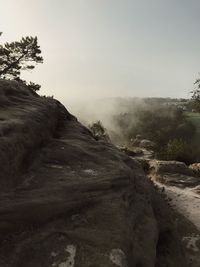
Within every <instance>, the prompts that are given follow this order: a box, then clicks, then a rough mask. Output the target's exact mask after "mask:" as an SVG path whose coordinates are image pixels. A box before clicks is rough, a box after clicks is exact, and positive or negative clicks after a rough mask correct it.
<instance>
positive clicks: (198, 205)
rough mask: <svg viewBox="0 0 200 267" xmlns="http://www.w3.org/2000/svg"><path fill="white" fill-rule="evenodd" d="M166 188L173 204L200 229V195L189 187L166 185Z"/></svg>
mask: <svg viewBox="0 0 200 267" xmlns="http://www.w3.org/2000/svg"><path fill="white" fill-rule="evenodd" d="M162 186H163V185H162ZM164 188H165V192H166V195H167V196H168V198H169V200H170V202H171V206H172V207H174V208H175V209H176V210H177V211H178V212H180V213H182V214H183V215H184V216H185V217H186V218H187V219H189V220H190V221H191V222H192V223H193V224H194V225H195V226H196V227H197V229H198V230H199V231H200V195H198V194H195V193H194V192H192V190H191V189H189V188H185V189H180V188H177V187H175V186H164Z"/></svg>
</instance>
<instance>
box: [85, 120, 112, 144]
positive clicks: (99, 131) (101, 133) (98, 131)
mask: <svg viewBox="0 0 200 267" xmlns="http://www.w3.org/2000/svg"><path fill="white" fill-rule="evenodd" d="M89 129H90V130H91V132H92V133H93V135H94V136H95V137H97V138H98V139H104V140H106V141H110V138H109V135H108V133H107V130H106V128H104V126H103V124H102V123H101V121H96V122H94V123H93V124H91V125H89Z"/></svg>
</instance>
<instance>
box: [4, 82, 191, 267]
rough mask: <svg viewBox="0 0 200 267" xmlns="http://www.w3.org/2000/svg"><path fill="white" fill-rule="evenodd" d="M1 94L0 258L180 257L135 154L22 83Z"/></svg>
mask: <svg viewBox="0 0 200 267" xmlns="http://www.w3.org/2000/svg"><path fill="white" fill-rule="evenodd" d="M0 102H1V106H0V133H1V137H0V148H1V150H0V163H1V172H0V184H1V187H0V190H1V194H0V198H1V205H0V266H2V267H35V266H37V267H47V266H48V267H49V266H52V267H71V266H77V267H83V266H84V267H87V266H88V267H89V266H90V267H91V266H104V267H105V266H107V267H109V266H110V267H111V266H112V267H114V266H121V267H122V266H123V267H125V266H127V267H128V266H130V267H153V266H156V267H162V266H169V267H175V266H186V264H185V260H184V255H183V252H182V247H181V242H180V240H179V236H178V234H177V231H176V227H175V225H174V223H173V220H172V218H171V213H170V210H169V208H168V207H167V205H166V203H165V202H164V201H163V199H162V198H161V196H160V195H159V194H158V193H157V192H156V190H155V189H154V187H153V185H152V183H151V182H150V181H148V180H147V178H146V176H145V173H144V172H143V170H142V168H141V165H140V164H139V163H138V162H137V161H136V160H133V159H131V158H130V157H128V156H127V155H125V154H124V153H123V152H121V151H120V150H118V149H117V148H116V147H114V146H113V145H112V144H110V143H107V142H105V141H103V140H96V138H94V136H93V135H92V134H91V132H90V131H89V130H88V129H87V128H85V127H84V126H82V125H81V124H80V123H79V122H78V121H77V120H76V119H75V118H74V117H73V116H72V115H71V114H69V113H68V111H67V110H66V109H65V108H64V107H63V106H62V105H61V104H60V103H59V102H58V101H56V100H53V99H50V98H46V97H39V96H38V95H36V94H35V93H32V92H30V91H28V89H27V88H26V87H24V86H22V85H21V84H18V83H16V82H8V81H0Z"/></svg>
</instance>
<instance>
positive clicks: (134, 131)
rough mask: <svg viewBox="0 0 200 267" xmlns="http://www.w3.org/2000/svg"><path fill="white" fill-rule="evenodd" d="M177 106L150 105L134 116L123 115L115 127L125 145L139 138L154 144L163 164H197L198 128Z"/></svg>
mask: <svg viewBox="0 0 200 267" xmlns="http://www.w3.org/2000/svg"><path fill="white" fill-rule="evenodd" d="M185 114H186V113H184V112H183V111H182V110H181V109H179V108H177V107H176V106H166V105H154V104H152V105H149V106H148V107H145V108H142V107H141V108H140V109H138V110H137V111H136V112H134V113H126V114H120V115H119V116H116V117H115V124H116V125H117V126H118V128H119V129H121V132H123V133H124V136H125V138H126V139H127V140H126V143H128V140H130V139H131V138H132V139H134V137H136V135H141V137H142V138H143V139H149V140H151V141H153V142H154V143H155V144H156V146H155V149H154V150H155V153H156V156H157V158H159V159H164V160H180V161H184V162H191V161H192V160H193V161H195V158H196V156H197V155H195V153H194V152H193V150H192V149H191V147H192V146H193V141H192V140H193V137H194V136H195V133H196V127H195V126H194V124H193V123H191V122H190V121H189V120H188V118H187V116H186V115H185Z"/></svg>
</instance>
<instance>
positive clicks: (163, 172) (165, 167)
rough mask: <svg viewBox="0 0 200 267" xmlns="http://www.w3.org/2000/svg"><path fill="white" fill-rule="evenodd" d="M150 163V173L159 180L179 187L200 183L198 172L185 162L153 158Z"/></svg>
mask: <svg viewBox="0 0 200 267" xmlns="http://www.w3.org/2000/svg"><path fill="white" fill-rule="evenodd" d="M149 164H150V167H149V168H150V175H151V177H152V178H153V179H155V180H156V181H158V182H162V183H164V184H167V185H176V186H179V187H187V186H190V187H194V186H197V185H198V184H200V177H198V176H197V173H196V172H195V171H194V170H193V169H192V168H191V167H190V168H189V167H188V166H186V164H185V163H183V162H178V161H160V160H152V161H150V162H149Z"/></svg>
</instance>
